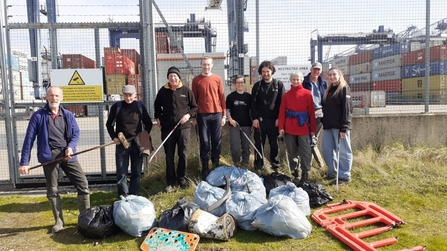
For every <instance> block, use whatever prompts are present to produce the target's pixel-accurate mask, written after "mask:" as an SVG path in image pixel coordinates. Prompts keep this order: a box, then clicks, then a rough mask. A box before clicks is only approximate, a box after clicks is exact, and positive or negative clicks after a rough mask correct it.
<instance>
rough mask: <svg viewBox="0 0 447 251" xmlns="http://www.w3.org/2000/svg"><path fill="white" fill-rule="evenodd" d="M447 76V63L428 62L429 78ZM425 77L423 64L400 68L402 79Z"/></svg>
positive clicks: (442, 61)
mask: <svg viewBox="0 0 447 251" xmlns="http://www.w3.org/2000/svg"><path fill="white" fill-rule="evenodd" d="M444 74H447V61H446V60H441V61H434V62H430V76H434V75H444ZM423 76H425V64H413V65H405V66H402V78H419V77H423Z"/></svg>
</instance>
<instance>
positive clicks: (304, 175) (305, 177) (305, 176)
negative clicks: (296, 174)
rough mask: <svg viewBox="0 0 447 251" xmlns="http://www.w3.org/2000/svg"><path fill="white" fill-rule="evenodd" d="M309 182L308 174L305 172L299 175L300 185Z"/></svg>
mask: <svg viewBox="0 0 447 251" xmlns="http://www.w3.org/2000/svg"><path fill="white" fill-rule="evenodd" d="M304 182H309V174H308V173H307V172H303V173H302V174H301V179H300V183H304Z"/></svg>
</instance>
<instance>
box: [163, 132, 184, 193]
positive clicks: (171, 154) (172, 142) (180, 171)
mask: <svg viewBox="0 0 447 251" xmlns="http://www.w3.org/2000/svg"><path fill="white" fill-rule="evenodd" d="M169 133H170V131H161V139H162V141H163V140H165V139H166V137H167V136H168V134H169ZM190 134H191V128H184V129H176V130H174V132H173V133H172V134H171V136H169V138H168V139H167V140H166V142H165V144H164V145H163V147H164V149H165V154H166V181H167V183H168V185H171V186H173V185H175V183H176V182H177V183H178V184H180V180H181V179H183V178H185V176H186V168H187V166H188V163H187V159H188V143H189V138H190ZM176 147H177V148H178V150H177V151H178V165H177V172H176V170H175V161H174V158H175V148H176Z"/></svg>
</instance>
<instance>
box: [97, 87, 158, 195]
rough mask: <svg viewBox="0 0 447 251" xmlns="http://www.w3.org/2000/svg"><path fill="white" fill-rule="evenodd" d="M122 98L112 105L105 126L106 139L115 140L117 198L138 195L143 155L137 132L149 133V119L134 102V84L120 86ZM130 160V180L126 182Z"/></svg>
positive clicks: (135, 95) (146, 112)
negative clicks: (125, 140) (124, 141)
mask: <svg viewBox="0 0 447 251" xmlns="http://www.w3.org/2000/svg"><path fill="white" fill-rule="evenodd" d="M122 92H123V100H122V101H118V102H116V103H115V104H113V105H112V107H111V108H110V112H109V117H108V118H107V122H106V127H107V132H108V133H109V136H110V138H111V139H112V140H113V141H114V142H115V143H116V151H115V161H116V163H115V164H116V181H117V191H118V197H119V196H121V195H123V196H126V195H129V194H132V195H138V192H139V191H140V180H141V173H142V169H143V154H141V153H140V145H139V142H138V139H137V138H139V137H138V135H139V134H140V132H142V131H143V130H145V131H147V133H148V134H150V132H151V129H152V119H151V117H150V116H149V113H148V111H147V109H146V107H145V106H144V105H143V104H142V103H141V102H140V101H138V100H137V99H136V98H137V92H136V88H135V86H134V85H125V86H123V88H122ZM120 132H122V133H123V135H124V137H125V138H126V139H127V141H129V148H127V149H126V148H124V146H123V144H121V141H120V140H119V139H118V133H120ZM129 160H130V173H131V174H130V182H127V176H128V169H129Z"/></svg>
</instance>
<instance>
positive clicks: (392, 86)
mask: <svg viewBox="0 0 447 251" xmlns="http://www.w3.org/2000/svg"><path fill="white" fill-rule="evenodd" d="M372 90H373V91H386V92H400V91H402V80H401V79H394V80H384V81H376V82H373V83H372Z"/></svg>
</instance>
